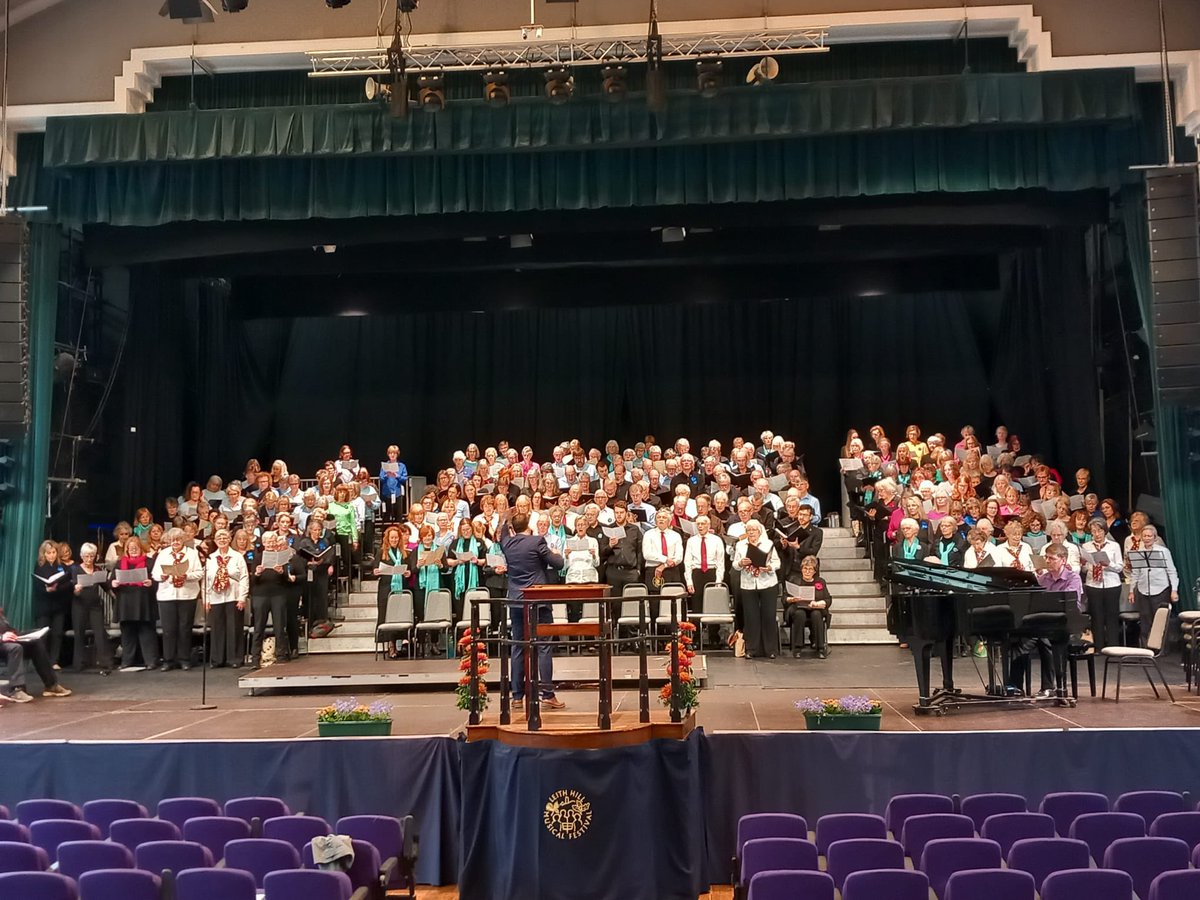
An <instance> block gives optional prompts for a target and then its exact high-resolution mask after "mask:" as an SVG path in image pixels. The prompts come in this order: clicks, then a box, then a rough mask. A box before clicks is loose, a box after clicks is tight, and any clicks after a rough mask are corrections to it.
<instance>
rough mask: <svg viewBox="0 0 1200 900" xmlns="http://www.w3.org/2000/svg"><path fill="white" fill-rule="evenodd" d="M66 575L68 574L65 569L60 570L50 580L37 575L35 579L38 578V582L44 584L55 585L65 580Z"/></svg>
mask: <svg viewBox="0 0 1200 900" xmlns="http://www.w3.org/2000/svg"><path fill="white" fill-rule="evenodd" d="M66 575H67V573H66V570H65V569H59V570H58V571H57V572H55V573H54V574H53V575H51V576H50V577H49V578H43V577H42V576H41V575H37V574H35V575H34V576H33V577H34V578H36V579H37V580H38V581H40V582H41V583H42V584H54V582H56V581H58V580H59V579H62V578H65V577H66Z"/></svg>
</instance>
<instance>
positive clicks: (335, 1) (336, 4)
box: [325, 0, 350, 9]
mask: <svg viewBox="0 0 1200 900" xmlns="http://www.w3.org/2000/svg"><path fill="white" fill-rule="evenodd" d="M325 5H326V6H328V7H329V8H330V9H341V8H342V7H343V6H349V5H350V0H325Z"/></svg>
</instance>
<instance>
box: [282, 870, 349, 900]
mask: <svg viewBox="0 0 1200 900" xmlns="http://www.w3.org/2000/svg"><path fill="white" fill-rule="evenodd" d="M265 887H266V896H265V900H296V898H297V897H303V898H304V900H350V894H351V893H352V891H351V887H350V876H349V875H347V874H346V873H345V872H324V871H317V870H312V869H309V870H305V869H298V870H296V871H295V872H272V873H271V874H269V875H268V876H267V878H266V883H265Z"/></svg>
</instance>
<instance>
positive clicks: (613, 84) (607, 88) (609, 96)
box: [600, 66, 629, 103]
mask: <svg viewBox="0 0 1200 900" xmlns="http://www.w3.org/2000/svg"><path fill="white" fill-rule="evenodd" d="M628 75H629V72H628V71H627V70H626V68H625V67H624V66H605V67H604V68H603V69H601V70H600V77H601V79H602V83H603V88H602V89H603V91H604V99H605V100H608V101H610V102H612V103H619V102H620V101H622V100H624V99H625V95H626V94H627V93H628V91H629V83H628Z"/></svg>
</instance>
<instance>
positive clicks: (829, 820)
mask: <svg viewBox="0 0 1200 900" xmlns="http://www.w3.org/2000/svg"><path fill="white" fill-rule="evenodd" d="M886 837H887V823H885V822H884V821H883V816H874V815H871V814H870V813H831V814H829V815H826V816H821V818H819V819H817V852H818V853H820V854H821V855H822V856H827V855H828V854H829V847H830V845H831V844H833V843H834V842H835V841H846V840H852V839H854V838H874V839H877V840H882V839H884V838H886Z"/></svg>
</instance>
